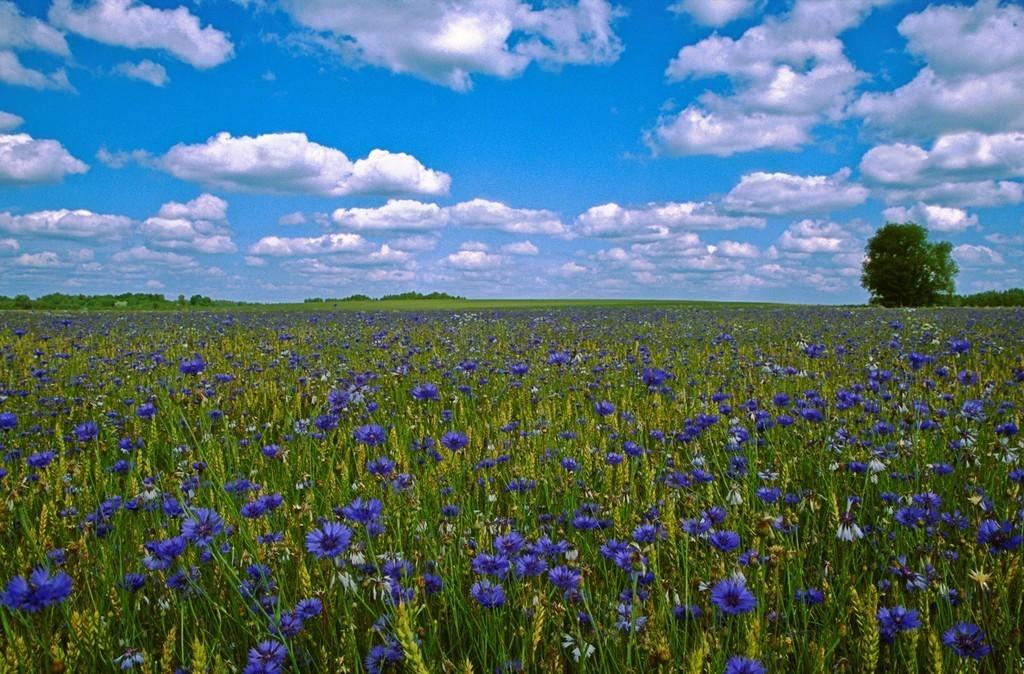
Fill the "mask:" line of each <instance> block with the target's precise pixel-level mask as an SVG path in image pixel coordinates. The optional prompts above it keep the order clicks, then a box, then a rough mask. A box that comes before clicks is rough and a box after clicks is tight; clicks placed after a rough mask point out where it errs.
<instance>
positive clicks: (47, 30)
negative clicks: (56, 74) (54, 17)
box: [0, 0, 71, 56]
mask: <svg viewBox="0 0 1024 674" xmlns="http://www.w3.org/2000/svg"><path fill="white" fill-rule="evenodd" d="M0 49H16V50H33V51H43V52H48V53H50V54H56V55H57V56H70V55H71V51H70V50H69V49H68V43H67V41H66V40H65V39H64V35H63V33H61V32H60V31H59V30H56V29H55V28H54V27H53V26H50V25H48V24H47V23H46V22H44V21H40V20H39V19H37V18H35V17H29V16H25V15H24V14H22V13H21V10H20V9H18V6H17V5H15V4H14V3H13V2H8V1H7V0H0Z"/></svg>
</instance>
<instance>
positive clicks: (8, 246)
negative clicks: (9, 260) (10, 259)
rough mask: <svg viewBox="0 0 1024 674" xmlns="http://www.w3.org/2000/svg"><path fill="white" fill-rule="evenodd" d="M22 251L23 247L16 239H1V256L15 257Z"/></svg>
mask: <svg viewBox="0 0 1024 674" xmlns="http://www.w3.org/2000/svg"><path fill="white" fill-rule="evenodd" d="M19 250H21V245H20V244H19V243H18V242H17V241H16V240H14V239H0V255H13V254H14V253H17V252H18V251H19Z"/></svg>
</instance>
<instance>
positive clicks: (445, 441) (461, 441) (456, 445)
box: [441, 431, 469, 452]
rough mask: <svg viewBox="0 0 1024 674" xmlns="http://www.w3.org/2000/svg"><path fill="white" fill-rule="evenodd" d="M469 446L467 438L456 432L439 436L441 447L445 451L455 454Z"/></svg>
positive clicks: (463, 434)
mask: <svg viewBox="0 0 1024 674" xmlns="http://www.w3.org/2000/svg"><path fill="white" fill-rule="evenodd" d="M468 444H469V438H467V437H466V434H465V433H459V432H458V431H448V432H447V433H445V434H444V435H442V436H441V445H443V446H444V447H445V448H446V449H448V450H450V451H452V452H457V451H459V450H461V449H465V447H466V445H468Z"/></svg>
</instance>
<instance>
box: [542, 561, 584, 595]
mask: <svg viewBox="0 0 1024 674" xmlns="http://www.w3.org/2000/svg"><path fill="white" fill-rule="evenodd" d="M581 578H582V577H581V576H580V572H579V571H577V570H576V569H570V568H569V567H567V566H556V567H555V568H553V569H551V570H550V571H548V580H550V581H551V584H552V585H554V586H555V587H557V588H558V589H560V590H562V591H564V592H569V591H571V590H575V589H577V588H579V586H580V580H581Z"/></svg>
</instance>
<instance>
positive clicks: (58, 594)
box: [0, 567, 72, 613]
mask: <svg viewBox="0 0 1024 674" xmlns="http://www.w3.org/2000/svg"><path fill="white" fill-rule="evenodd" d="M71 587H72V583H71V577H70V576H68V574H66V573H64V572H63V571H58V572H57V573H56V574H54V575H53V576H51V575H50V574H49V573H48V572H47V570H46V569H44V568H42V567H38V568H36V569H35V570H34V571H32V573H30V574H29V575H28V578H27V579H26V578H25V577H24V576H15V577H14V578H13V579H11V581H10V582H9V583H7V588H6V589H5V590H4V593H3V595H2V596H0V603H2V604H3V605H4V606H6V607H7V608H9V609H10V610H12V611H27V612H28V613H36V612H38V611H41V610H43V609H44V608H46V607H47V606H51V605H53V604H59V603H60V602H62V601H64V600H65V599H67V598H68V596H69V595H70V594H71Z"/></svg>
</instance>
